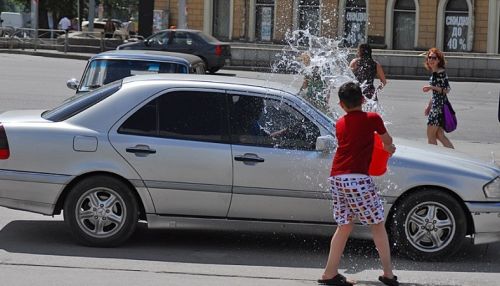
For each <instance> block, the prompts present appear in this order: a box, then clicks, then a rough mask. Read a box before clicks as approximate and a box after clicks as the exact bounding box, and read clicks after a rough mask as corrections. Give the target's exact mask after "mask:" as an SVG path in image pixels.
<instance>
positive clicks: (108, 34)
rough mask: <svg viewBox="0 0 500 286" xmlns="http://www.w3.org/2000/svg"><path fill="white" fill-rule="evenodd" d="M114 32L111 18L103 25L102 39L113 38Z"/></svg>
mask: <svg viewBox="0 0 500 286" xmlns="http://www.w3.org/2000/svg"><path fill="white" fill-rule="evenodd" d="M114 32H115V26H114V24H113V21H111V18H108V19H107V20H106V24H104V37H105V38H113V33H114Z"/></svg>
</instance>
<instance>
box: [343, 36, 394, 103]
mask: <svg viewBox="0 0 500 286" xmlns="http://www.w3.org/2000/svg"><path fill="white" fill-rule="evenodd" d="M349 67H350V68H351V70H352V72H353V73H354V76H355V77H356V79H357V81H358V82H359V83H360V84H361V88H362V91H363V95H364V96H365V97H366V98H368V99H371V98H372V97H373V95H374V94H375V85H374V84H373V83H374V81H375V77H378V78H379V80H380V85H379V87H378V88H379V89H382V88H383V87H384V86H385V85H386V84H387V80H386V79H385V73H384V69H383V68H382V65H381V64H380V63H378V62H377V61H375V60H374V59H373V58H372V48H371V47H370V45H368V44H360V45H359V46H358V52H357V57H356V58H354V59H353V60H352V61H351V63H350V64H349ZM374 100H378V98H377V97H375V98H374Z"/></svg>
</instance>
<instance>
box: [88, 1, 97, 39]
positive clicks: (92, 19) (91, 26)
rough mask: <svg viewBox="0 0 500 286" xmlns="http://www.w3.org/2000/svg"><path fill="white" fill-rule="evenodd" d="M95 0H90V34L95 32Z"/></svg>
mask: <svg viewBox="0 0 500 286" xmlns="http://www.w3.org/2000/svg"><path fill="white" fill-rule="evenodd" d="M94 15H95V0H89V19H88V20H89V32H93V31H94Z"/></svg>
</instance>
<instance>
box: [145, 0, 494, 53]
mask: <svg viewBox="0 0 500 286" xmlns="http://www.w3.org/2000/svg"><path fill="white" fill-rule="evenodd" d="M185 2H186V7H185V10H183V11H182V12H183V13H185V16H186V19H187V21H186V22H187V26H188V28H191V29H199V30H203V31H205V32H207V33H209V34H211V35H214V36H215V37H217V38H219V39H221V40H225V41H244V42H255V43H283V42H284V41H285V37H286V32H287V31H289V30H297V29H301V30H308V31H309V33H310V34H314V35H318V36H325V37H330V38H342V39H343V41H344V43H345V44H346V45H347V46H351V47H355V46H357V45H358V44H359V43H362V42H368V43H371V44H372V45H373V46H374V47H376V48H385V49H394V50H427V49H428V48H429V47H434V46H435V47H438V48H440V49H442V50H444V51H446V52H466V53H470V52H475V53H489V54H498V53H500V0H185ZM154 9H155V15H156V19H155V22H156V26H155V27H156V29H160V28H166V27H169V26H175V25H176V24H177V20H178V18H179V17H178V16H179V7H178V1H177V0H155V3H154ZM182 12H181V13H182ZM165 18H166V19H165ZM162 21H163V22H162ZM158 23H160V24H158Z"/></svg>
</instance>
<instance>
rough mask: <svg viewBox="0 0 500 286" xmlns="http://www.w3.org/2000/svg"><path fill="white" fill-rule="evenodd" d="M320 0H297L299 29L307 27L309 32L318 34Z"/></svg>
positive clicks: (319, 26)
mask: <svg viewBox="0 0 500 286" xmlns="http://www.w3.org/2000/svg"><path fill="white" fill-rule="evenodd" d="M320 20H321V15H320V0H299V29H300V30H307V29H309V34H311V35H314V36H319V35H320V32H321V30H320V28H321V25H320Z"/></svg>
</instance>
